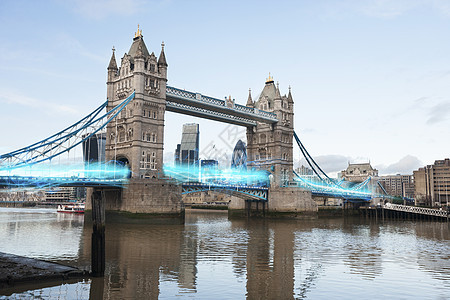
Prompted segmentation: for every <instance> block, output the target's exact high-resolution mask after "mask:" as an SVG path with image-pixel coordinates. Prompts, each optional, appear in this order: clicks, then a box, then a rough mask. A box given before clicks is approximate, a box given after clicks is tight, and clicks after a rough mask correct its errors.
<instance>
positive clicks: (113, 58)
mask: <svg viewBox="0 0 450 300" xmlns="http://www.w3.org/2000/svg"><path fill="white" fill-rule="evenodd" d="M115 51H116V49H115V48H114V46H113V47H112V55H111V60H110V61H109V65H108V70H117V63H116V56H115V55H114V52H115Z"/></svg>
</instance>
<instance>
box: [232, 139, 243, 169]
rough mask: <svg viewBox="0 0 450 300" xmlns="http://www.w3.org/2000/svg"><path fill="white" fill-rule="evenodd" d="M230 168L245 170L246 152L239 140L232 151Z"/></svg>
mask: <svg viewBox="0 0 450 300" xmlns="http://www.w3.org/2000/svg"><path fill="white" fill-rule="evenodd" d="M231 167H232V168H235V169H243V170H246V169H247V150H246V147H245V143H244V142H243V141H241V140H239V141H238V142H237V143H236V146H235V147H234V150H233V155H232V157H231Z"/></svg>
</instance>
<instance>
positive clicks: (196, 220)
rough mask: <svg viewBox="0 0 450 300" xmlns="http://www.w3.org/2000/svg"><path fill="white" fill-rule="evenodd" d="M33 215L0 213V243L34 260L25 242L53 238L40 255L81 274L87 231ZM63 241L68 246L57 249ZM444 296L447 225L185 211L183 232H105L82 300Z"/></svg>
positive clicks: (448, 279)
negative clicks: (101, 266) (101, 257)
mask: <svg viewBox="0 0 450 300" xmlns="http://www.w3.org/2000/svg"><path fill="white" fill-rule="evenodd" d="M39 213H40V212H36V214H35V215H28V214H29V212H28V211H27V212H24V213H23V214H22V213H20V212H18V213H17V215H16V216H15V217H11V216H8V217H5V216H4V214H2V213H1V212H0V227H1V228H0V229H3V228H4V229H5V230H1V231H0V232H1V233H0V234H2V236H1V237H2V238H3V239H4V240H7V241H8V243H9V242H10V241H12V245H14V243H15V242H14V240H15V239H17V240H18V241H19V242H18V243H16V244H15V245H19V244H20V245H21V246H23V247H24V249H28V250H25V252H26V251H28V252H30V253H36V252H37V251H36V249H35V247H36V245H35V244H34V243H33V241H32V239H31V240H30V241H28V240H27V239H26V238H24V237H23V235H26V236H28V235H29V234H30V233H31V234H37V232H40V231H45V232H52V234H53V235H51V234H49V233H45V234H43V236H44V239H46V241H47V245H46V248H47V249H49V248H51V249H53V250H52V251H50V252H48V253H47V254H48V255H50V256H57V255H59V256H58V257H57V258H55V259H58V260H65V261H66V262H67V263H69V264H72V265H77V266H80V267H82V268H86V269H89V266H90V238H91V232H92V228H91V225H90V224H85V226H83V221H82V220H80V219H76V218H72V217H70V216H64V215H55V214H53V213H51V212H49V211H47V212H46V213H44V214H42V216H39ZM33 219H34V220H35V221H33ZM36 220H40V221H37V222H36ZM30 223H31V224H34V227H37V228H33V226H28V225H27V224H30ZM47 235H51V236H52V237H47ZM68 235H73V237H74V240H75V241H77V243H76V245H75V244H74V243H72V242H67V245H61V246H58V244H60V242H61V241H62V240H65V239H67V238H68ZM2 247H3V248H0V251H3V252H11V253H16V254H17V251H15V252H14V251H5V250H4V249H9V250H17V249H14V247H15V246H11V247H10V248H8V246H6V247H5V246H2ZM66 247H67V249H66ZM37 248H38V249H40V247H37ZM69 248H70V249H69ZM58 251H59V252H58ZM71 251H72V252H74V254H73V253H72V254H70V253H71ZM57 252H58V253H59V254H56V253H57ZM68 253H69V256H68V257H69V258H66V255H67V254H68ZM40 255H43V254H39V255H37V256H40ZM70 255H72V256H70ZM46 259H47V258H46ZM85 284H86V283H85ZM449 290H450V236H449V227H448V224H447V223H432V222H428V223H427V222H420V223H414V222H398V221H397V222H395V221H394V222H393V221H386V222H382V221H381V220H379V222H374V221H373V220H365V219H359V218H356V219H319V220H308V221H293V220H245V219H241V220H228V218H227V215H226V213H221V212H216V213H214V212H201V213H199V212H194V211H191V212H188V213H187V214H186V223H185V224H184V225H145V224H127V223H117V222H107V225H106V271H105V277H104V278H95V279H93V280H92V281H91V282H90V292H89V297H90V298H91V299H101V298H103V299H125V298H131V299H141V298H143V299H156V298H158V297H161V298H172V297H189V298H195V299H211V298H221V299H224V298H230V299H235V298H243V297H244V295H245V296H246V297H247V298H248V299H292V298H297V299H304V298H334V297H338V298H356V297H362V298H364V297H367V295H372V296H371V297H373V298H387V297H389V298H412V297H419V298H421V297H431V298H439V297H441V298H443V297H444V296H446V295H448V291H449ZM69 298H70V297H69Z"/></svg>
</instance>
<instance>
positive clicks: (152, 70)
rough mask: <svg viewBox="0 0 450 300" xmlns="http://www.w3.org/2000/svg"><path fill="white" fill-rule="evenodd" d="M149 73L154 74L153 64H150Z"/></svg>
mask: <svg viewBox="0 0 450 300" xmlns="http://www.w3.org/2000/svg"><path fill="white" fill-rule="evenodd" d="M150 72H155V65H154V64H150Z"/></svg>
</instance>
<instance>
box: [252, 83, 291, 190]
mask: <svg viewBox="0 0 450 300" xmlns="http://www.w3.org/2000/svg"><path fill="white" fill-rule="evenodd" d="M247 106H248V107H254V108H256V109H261V110H265V111H268V112H273V113H275V114H276V115H277V119H278V120H279V121H278V123H276V124H274V125H269V124H263V123H258V124H257V126H255V127H248V128H247V166H248V168H249V169H251V168H255V169H260V170H266V171H268V172H270V173H271V174H272V176H273V178H272V182H271V185H272V186H273V185H274V186H285V185H287V184H288V182H289V181H292V177H293V172H292V171H293V149H292V141H293V136H294V100H293V99H292V95H291V89H290V88H289V93H288V95H287V96H286V95H284V96H281V94H280V90H279V86H278V83H277V86H275V84H274V81H273V78H272V77H271V76H270V74H269V78H268V79H267V80H266V84H265V86H264V89H263V90H262V92H261V95H260V96H259V98H258V100H257V101H256V102H253V100H252V96H251V93H250V92H249V96H248V101H247Z"/></svg>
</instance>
